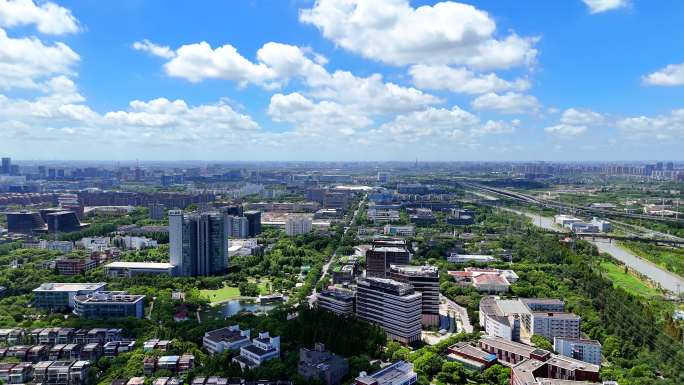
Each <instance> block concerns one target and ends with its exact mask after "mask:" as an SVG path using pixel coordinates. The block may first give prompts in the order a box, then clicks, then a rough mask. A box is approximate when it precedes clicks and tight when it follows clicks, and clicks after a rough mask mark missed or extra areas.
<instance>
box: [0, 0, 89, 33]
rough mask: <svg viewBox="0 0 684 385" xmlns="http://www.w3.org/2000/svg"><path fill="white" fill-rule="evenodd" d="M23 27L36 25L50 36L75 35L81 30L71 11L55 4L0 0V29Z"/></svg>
mask: <svg viewBox="0 0 684 385" xmlns="http://www.w3.org/2000/svg"><path fill="white" fill-rule="evenodd" d="M21 25H35V26H36V28H37V29H38V31H40V32H42V33H44V34H49V35H62V34H65V33H74V32H78V31H79V29H80V28H79V24H78V20H76V18H75V17H74V16H73V15H72V14H71V11H70V10H68V9H66V8H64V7H61V6H59V5H57V4H55V3H53V2H49V1H47V2H41V3H40V4H36V3H34V2H33V0H0V27H5V28H12V27H16V26H21Z"/></svg>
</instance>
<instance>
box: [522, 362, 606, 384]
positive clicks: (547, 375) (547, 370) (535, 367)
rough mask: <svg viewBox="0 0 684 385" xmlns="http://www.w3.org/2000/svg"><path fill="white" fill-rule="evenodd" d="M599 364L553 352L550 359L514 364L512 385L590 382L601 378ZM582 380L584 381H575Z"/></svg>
mask: <svg viewBox="0 0 684 385" xmlns="http://www.w3.org/2000/svg"><path fill="white" fill-rule="evenodd" d="M599 369H600V368H599V366H597V365H592V364H589V363H586V362H582V361H578V360H575V359H572V358H569V357H563V356H558V355H555V354H552V355H551V357H550V358H549V359H548V360H545V361H540V360H536V359H531V360H525V361H523V362H521V363H518V364H517V365H515V366H513V368H512V370H511V380H510V384H511V385H539V384H543V385H546V384H549V385H568V384H578V385H580V384H589V383H592V382H597V381H598V380H599ZM575 381H582V382H575Z"/></svg>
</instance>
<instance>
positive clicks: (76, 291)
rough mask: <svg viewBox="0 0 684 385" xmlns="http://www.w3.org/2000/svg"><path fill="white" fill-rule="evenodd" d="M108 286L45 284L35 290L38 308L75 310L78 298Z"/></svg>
mask: <svg viewBox="0 0 684 385" xmlns="http://www.w3.org/2000/svg"><path fill="white" fill-rule="evenodd" d="M106 285H107V284H106V283H104V282H99V283H44V284H42V285H40V286H39V287H37V288H35V289H33V296H34V299H35V302H34V305H35V307H37V308H40V309H45V310H51V311H60V310H66V309H73V308H74V307H75V305H76V302H75V298H76V297H77V296H82V295H88V294H93V293H96V292H101V291H103V290H104V288H105V286H106Z"/></svg>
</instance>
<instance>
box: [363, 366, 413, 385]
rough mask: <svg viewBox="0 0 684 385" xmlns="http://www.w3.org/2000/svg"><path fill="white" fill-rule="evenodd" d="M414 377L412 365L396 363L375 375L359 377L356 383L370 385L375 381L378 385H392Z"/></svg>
mask: <svg viewBox="0 0 684 385" xmlns="http://www.w3.org/2000/svg"><path fill="white" fill-rule="evenodd" d="M415 375H416V373H415V372H414V371H413V365H412V364H410V363H408V362H405V361H397V362H395V363H393V364H392V365H390V366H388V367H386V368H384V369H381V370H379V371H377V372H375V373H372V374H369V375H365V376H360V377H358V378H357V379H356V381H357V382H360V383H363V384H372V383H374V382H376V381H377V383H378V385H392V384H397V383H403V382H405V381H406V380H407V379H409V378H411V377H413V376H415Z"/></svg>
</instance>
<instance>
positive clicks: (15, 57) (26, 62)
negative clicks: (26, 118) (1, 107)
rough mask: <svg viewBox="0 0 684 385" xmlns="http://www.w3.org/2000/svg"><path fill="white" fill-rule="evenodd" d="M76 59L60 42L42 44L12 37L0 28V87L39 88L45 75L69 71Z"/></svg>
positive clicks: (71, 69)
mask: <svg viewBox="0 0 684 385" xmlns="http://www.w3.org/2000/svg"><path fill="white" fill-rule="evenodd" d="M79 60H80V58H79V56H78V54H76V52H74V51H73V50H72V49H71V48H69V46H67V45H66V44H64V43H61V42H57V43H54V44H52V45H46V44H45V43H43V42H42V41H40V40H39V39H37V38H35V37H22V38H12V37H9V36H8V35H7V33H6V32H5V31H4V30H3V29H0V89H10V88H39V87H40V83H41V82H42V81H43V80H44V79H46V78H49V77H52V76H58V75H70V74H72V73H73V67H74V66H75V65H76V63H78V61H79Z"/></svg>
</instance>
